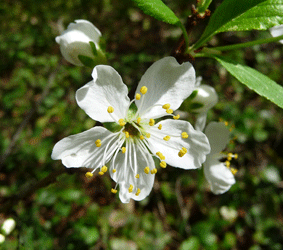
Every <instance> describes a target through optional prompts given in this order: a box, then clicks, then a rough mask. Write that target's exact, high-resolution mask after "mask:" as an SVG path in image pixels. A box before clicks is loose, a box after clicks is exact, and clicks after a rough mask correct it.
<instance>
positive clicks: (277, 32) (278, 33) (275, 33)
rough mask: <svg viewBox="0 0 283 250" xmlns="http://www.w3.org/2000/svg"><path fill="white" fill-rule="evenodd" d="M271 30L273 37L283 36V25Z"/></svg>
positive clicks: (281, 41)
mask: <svg viewBox="0 0 283 250" xmlns="http://www.w3.org/2000/svg"><path fill="white" fill-rule="evenodd" d="M269 30H270V33H271V35H272V36H273V37H277V36H282V35H283V24H281V25H278V26H274V27H272V28H270V29H269ZM279 42H280V43H283V40H280V41H279Z"/></svg>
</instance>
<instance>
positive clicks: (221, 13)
mask: <svg viewBox="0 0 283 250" xmlns="http://www.w3.org/2000/svg"><path fill="white" fill-rule="evenodd" d="M262 2H267V1H266V0H249V1H247V0H225V1H223V2H222V4H221V5H220V6H219V7H218V8H217V9H216V11H215V12H214V13H213V15H212V16H211V18H210V20H209V23H208V25H207V26H206V29H205V31H204V33H203V34H202V36H201V38H200V39H199V40H198V41H197V42H196V44H195V45H194V49H197V48H199V47H200V46H201V45H202V44H204V43H205V42H207V41H208V40H209V38H210V37H211V36H213V35H215V34H216V33H218V32H219V30H220V29H221V28H222V27H223V26H224V25H225V24H227V23H228V22H230V21H231V20H233V19H234V18H237V17H238V16H240V15H242V14H243V13H245V12H246V11H248V10H249V9H251V8H253V7H254V6H256V5H258V4H260V3H262Z"/></svg>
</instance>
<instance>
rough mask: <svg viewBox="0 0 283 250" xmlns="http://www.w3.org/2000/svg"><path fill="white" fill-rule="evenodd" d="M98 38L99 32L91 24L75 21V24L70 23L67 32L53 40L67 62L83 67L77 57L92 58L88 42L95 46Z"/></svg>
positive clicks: (84, 21)
mask: <svg viewBox="0 0 283 250" xmlns="http://www.w3.org/2000/svg"><path fill="white" fill-rule="evenodd" d="M100 37H101V33H100V31H99V30H98V29H97V28H96V27H95V26H94V25H93V24H92V23H91V22H89V21H86V20H76V21H75V23H70V24H69V26H68V28H67V30H65V31H64V32H63V33H62V34H61V35H60V36H57V37H56V39H55V40H56V42H57V43H58V44H60V50H61V53H62V55H63V56H64V57H65V59H66V60H67V61H69V62H70V63H72V64H74V65H78V66H83V64H82V63H81V61H80V60H79V59H78V55H84V56H88V57H94V56H93V53H92V49H91V47H90V44H89V42H90V41H92V42H94V43H95V44H96V45H97V44H98V42H99V39H100Z"/></svg>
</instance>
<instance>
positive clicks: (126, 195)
mask: <svg viewBox="0 0 283 250" xmlns="http://www.w3.org/2000/svg"><path fill="white" fill-rule="evenodd" d="M92 77H93V80H92V81H91V82H89V83H87V84H86V85H85V86H83V87H82V88H80V89H79V90H78V91H77V93H76V100H77V103H78V105H79V106H80V107H81V108H82V109H83V110H84V111H85V112H86V113H87V114H88V115H89V116H90V117H91V118H92V119H94V120H97V121H100V122H115V123H116V124H117V125H118V127H119V128H118V129H117V132H114V133H113V132H110V131H109V130H107V129H105V128H104V127H94V128H91V129H89V130H87V131H85V132H83V133H80V134H77V135H72V136H69V137H67V138H64V139H63V140H61V141H59V142H58V143H57V144H56V145H55V146H54V148H53V152H52V158H53V159H55V160H56V159H61V160H62V163H63V164H64V165H65V166H66V167H68V168H70V167H75V168H77V167H86V168H92V169H93V171H92V172H91V173H90V172H88V173H87V174H86V176H87V177H91V176H92V173H93V172H94V171H95V170H96V169H99V174H101V175H103V174H104V173H105V172H106V171H107V166H106V164H107V163H108V162H109V165H108V168H110V169H109V171H110V175H111V177H112V179H113V180H114V181H115V182H117V184H116V187H115V189H112V192H113V193H116V192H117V190H116V188H117V185H119V189H120V192H119V197H120V199H121V201H122V202H124V203H126V202H129V201H130V199H131V198H132V199H134V200H142V199H144V198H145V197H146V196H148V194H149V193H150V191H151V189H152V186H153V182H154V175H155V174H156V172H157V169H156V168H155V163H154V159H153V156H154V157H156V158H157V159H159V160H160V167H162V168H165V167H166V164H170V165H172V166H174V167H178V168H184V169H194V168H198V167H200V166H201V164H202V163H203V162H204V161H205V158H206V154H208V153H209V152H210V146H209V142H208V139H207V137H206V136H205V135H204V134H203V133H202V132H200V131H196V130H195V129H194V128H193V127H192V125H191V124H190V123H189V122H186V121H179V120H177V119H178V115H176V116H174V115H173V114H172V113H173V111H174V110H176V109H177V108H178V107H179V106H180V105H181V103H182V102H183V100H184V99H185V98H187V97H188V96H189V95H190V94H191V92H192V91H193V89H194V84H195V71H194V68H193V67H192V65H191V64H190V63H189V62H186V63H183V64H182V65H180V64H179V63H178V62H177V61H176V59H175V58H173V57H166V58H163V59H161V60H159V61H157V62H155V63H154V64H153V65H152V66H151V67H150V68H149V69H148V70H147V71H146V72H145V74H144V75H143V77H142V78H141V81H140V82H139V85H138V87H137V91H136V94H135V100H133V101H135V104H136V107H137V110H136V111H135V112H134V111H132V109H129V107H130V105H131V104H132V102H130V100H129V98H128V96H127V93H128V90H127V86H126V85H125V84H124V83H123V81H122V78H121V77H120V75H119V74H118V73H117V71H115V70H114V69H113V68H112V67H110V66H105V65H99V66H96V67H95V68H94V70H93V73H92ZM164 116H173V118H174V119H167V120H162V121H160V122H158V123H157V124H155V120H154V119H155V118H161V117H164Z"/></svg>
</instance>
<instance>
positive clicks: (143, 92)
mask: <svg viewBox="0 0 283 250" xmlns="http://www.w3.org/2000/svg"><path fill="white" fill-rule="evenodd" d="M140 92H141V93H142V94H143V95H144V94H145V93H146V92H147V87H146V86H142V87H141V90H140Z"/></svg>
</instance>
